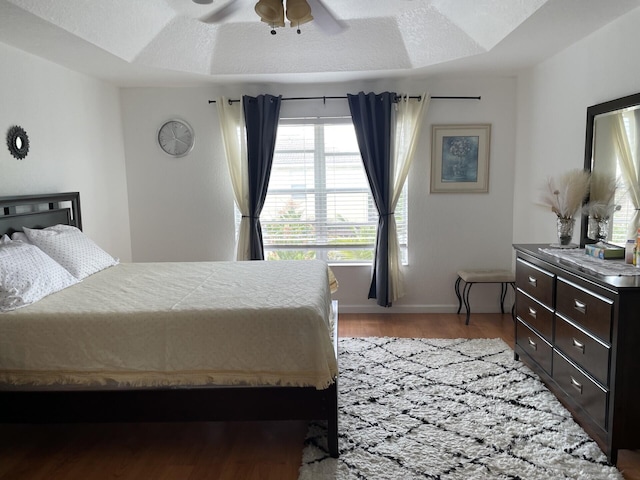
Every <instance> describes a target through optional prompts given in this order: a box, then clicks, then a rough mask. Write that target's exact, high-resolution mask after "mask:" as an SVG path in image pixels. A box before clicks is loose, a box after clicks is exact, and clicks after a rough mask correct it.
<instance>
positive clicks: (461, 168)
mask: <svg viewBox="0 0 640 480" xmlns="http://www.w3.org/2000/svg"><path fill="white" fill-rule="evenodd" d="M490 143H491V125H490V124H478V125H432V126H431V193H486V192H488V191H489V145H490Z"/></svg>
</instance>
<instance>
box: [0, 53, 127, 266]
mask: <svg viewBox="0 0 640 480" xmlns="http://www.w3.org/2000/svg"><path fill="white" fill-rule="evenodd" d="M0 63H1V64H2V69H0V105H2V108H0V132H1V133H2V145H0V196H5V195H27V194H39V193H54V192H67V191H79V192H80V201H81V206H82V213H83V227H84V230H85V232H86V233H87V234H88V235H89V236H90V237H91V238H92V239H93V240H95V241H96V242H97V243H98V244H99V245H100V246H101V247H102V248H104V249H105V250H107V251H108V252H109V253H111V254H112V255H115V256H118V257H120V258H121V259H122V260H123V261H127V260H130V259H131V243H130V233H129V211H128V199H127V190H126V176H125V162H124V147H123V140H122V124H121V117H120V104H119V92H118V89H117V88H115V87H113V86H109V85H107V84H105V83H102V82H99V81H97V80H95V79H92V78H90V77H87V76H85V75H82V74H78V73H75V72H72V71H70V70H67V69H65V68H63V67H60V66H58V65H56V64H54V63H51V62H48V61H45V60H42V59H40V58H38V57H35V56H32V55H30V54H27V53H24V52H22V51H20V50H16V49H14V48H12V47H9V46H6V45H4V44H1V43H0ZM13 125H20V126H21V127H23V128H24V129H25V130H26V132H27V135H28V136H29V143H30V149H29V153H28V155H27V157H26V158H25V159H23V160H16V159H15V158H14V157H12V156H11V154H10V153H9V150H8V149H7V147H6V140H5V138H6V132H7V131H8V130H9V128H10V127H11V126H13Z"/></svg>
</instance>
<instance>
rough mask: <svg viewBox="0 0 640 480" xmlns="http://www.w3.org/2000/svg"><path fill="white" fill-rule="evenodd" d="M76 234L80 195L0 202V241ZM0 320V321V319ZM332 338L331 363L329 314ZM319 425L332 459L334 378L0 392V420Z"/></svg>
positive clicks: (335, 437)
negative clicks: (32, 234)
mask: <svg viewBox="0 0 640 480" xmlns="http://www.w3.org/2000/svg"><path fill="white" fill-rule="evenodd" d="M59 223H63V224H67V225H73V226H76V227H78V228H80V229H82V220H81V212H80V194H79V193H78V192H70V193H59V194H51V195H24V196H15V197H0V236H2V235H3V234H5V233H7V234H9V235H10V234H11V233H13V232H15V231H21V230H22V227H28V228H44V227H47V226H51V225H55V224H59ZM0 320H1V317H0ZM334 323H335V325H334V332H333V338H334V339H335V340H334V352H335V355H336V358H337V354H338V352H337V338H338V332H337V325H338V321H337V312H336V319H335V322H334ZM230 420H326V421H327V427H328V431H327V434H328V437H327V439H328V440H327V444H328V445H327V447H328V451H329V454H330V455H331V456H332V457H338V454H339V452H338V388H337V378H336V379H335V380H334V382H333V383H332V384H331V385H330V386H329V387H328V388H327V389H325V390H317V389H316V388H314V387H269V386H265V387H249V386H239V387H238V386H228V387H227V386H215V387H202V386H198V387H161V388H134V389H132V388H126V389H110V390H104V389H91V388H90V387H89V388H86V389H85V388H82V389H74V390H57V391H53V390H0V422H5V423H72V422H160V421H230Z"/></svg>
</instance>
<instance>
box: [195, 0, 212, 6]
mask: <svg viewBox="0 0 640 480" xmlns="http://www.w3.org/2000/svg"><path fill="white" fill-rule="evenodd" d="M192 1H193V3H197V4H198V5H209V4H211V3H213V0H192Z"/></svg>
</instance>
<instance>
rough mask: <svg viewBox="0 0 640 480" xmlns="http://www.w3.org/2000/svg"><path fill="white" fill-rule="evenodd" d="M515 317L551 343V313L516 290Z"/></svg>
mask: <svg viewBox="0 0 640 480" xmlns="http://www.w3.org/2000/svg"><path fill="white" fill-rule="evenodd" d="M516 315H517V316H518V317H520V318H521V319H522V320H524V321H525V322H527V324H528V325H530V326H531V327H533V328H534V329H535V330H536V331H537V332H538V333H539V334H540V335H542V336H543V337H544V338H545V339H546V340H547V341H548V342H551V341H553V311H552V310H550V309H549V308H548V307H546V306H545V305H543V304H541V303H540V302H538V301H537V300H535V299H533V298H531V297H530V296H529V295H527V294H526V293H524V292H523V291H522V290H519V289H518V290H516Z"/></svg>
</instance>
